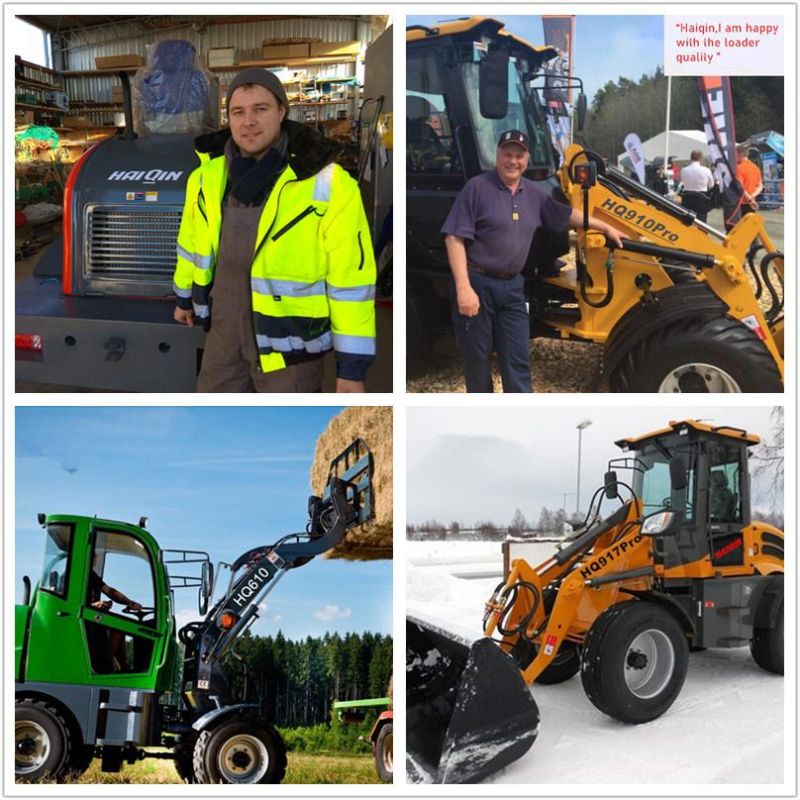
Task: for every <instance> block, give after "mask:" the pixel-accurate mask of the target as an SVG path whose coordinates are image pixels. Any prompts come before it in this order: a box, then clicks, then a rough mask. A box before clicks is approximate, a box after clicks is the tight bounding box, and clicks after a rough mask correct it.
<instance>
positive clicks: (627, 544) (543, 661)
mask: <svg viewBox="0 0 800 800" xmlns="http://www.w3.org/2000/svg"><path fill="white" fill-rule="evenodd" d="M640 515H641V504H640V503H639V501H638V500H635V499H634V500H631V501H628V502H627V503H625V504H624V505H623V506H621V507H620V508H619V509H618V510H617V511H616V512H615V513H614V514H612V515H611V516H610V517H609V518H608V519H607V520H605V521H603V522H601V523H599V524H597V525H595V526H592V527H591V528H589V529H588V530H587V531H586V532H585V533H583V534H582V535H580V536H578V537H577V538H576V539H575V540H574V541H573V542H571V543H570V544H569V545H567V546H566V547H564V548H562V549H561V550H559V551H557V552H556V553H555V554H554V555H553V556H552V557H551V558H549V559H548V560H547V561H544V562H542V563H541V564H539V565H538V566H536V567H531V566H530V565H529V564H528V563H527V562H526V561H525V560H524V559H515V560H514V561H513V562H512V565H511V570H510V571H509V574H508V576H507V578H506V580H505V582H504V583H503V584H502V585H501V586H500V587H498V589H497V590H496V591H495V593H494V594H493V595H492V597H491V598H490V599H489V601H488V602H487V604H486V611H487V614H486V617H485V623H484V633H485V635H486V636H487V637H494V636H495V634H500V637H501V638H500V639H499V640H498V639H495V641H496V642H497V644H499V645H500V647H501V649H502V650H504V651H505V652H507V653H509V654H511V655H512V656H513V657H514V659H515V661H516V662H517V663H518V665H519V667H520V671H521V674H522V678H523V680H524V681H525V683H527V684H531V683H533V682H534V681H535V680H536V678H537V677H538V676H539V675H541V674H542V672H543V671H544V670H545V669H547V667H548V666H549V665H550V664H551V663H552V662H553V660H554V659H555V657H556V655H557V654H558V651H559V648H560V647H561V644H562V643H563V642H564V640H565V639H566V638H567V632H568V631H570V639H571V640H572V641H576V642H577V643H578V644H580V642H581V641H582V639H583V634H584V633H585V632H586V631H588V629H589V628H590V627H591V624H592V622H594V620H595V619H596V618H597V616H599V614H600V613H602V611H603V609H604V608H607V607H608V606H609V605H610V604H612V603H613V602H615V600H616V595H617V594H618V593H619V592H620V591H621V590H622V587H623V586H624V587H627V588H631V589H643V588H649V585H650V579H651V577H652V575H653V574H654V573H653V563H652V559H651V557H650V551H651V549H652V544H651V541H650V540H649V539H648V538H647V537H644V536H642V534H641V527H640V524H639V523H640V521H641V519H640ZM556 585H557V586H558V591H557V593H555V601H554V603H553V604H552V606H551V607H548V602H547V601H546V600H545V598H546V595H547V594H548V587H555V586H556Z"/></svg>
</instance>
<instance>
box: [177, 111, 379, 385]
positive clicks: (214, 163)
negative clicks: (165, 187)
mask: <svg viewBox="0 0 800 800" xmlns="http://www.w3.org/2000/svg"><path fill="white" fill-rule="evenodd" d="M284 128H285V129H286V130H287V133H288V134H289V147H288V156H289V163H288V166H287V167H286V169H285V170H284V171H283V172H282V173H281V174H280V176H279V177H278V179H277V181H276V183H275V186H274V187H273V189H272V191H271V192H270V195H269V197H268V198H267V202H266V204H265V205H264V208H263V211H262V213H261V218H260V221H259V225H258V233H257V235H256V240H255V251H254V253H253V261H252V264H251V266H250V288H251V299H252V312H253V328H254V331H255V337H256V346H257V348H258V355H259V363H260V367H261V369H262V370H263V371H264V372H273V371H275V370H278V369H283V368H284V367H286V366H289V365H291V364H293V363H298V362H300V361H306V360H308V358H309V357H313V356H315V355H318V354H319V355H321V354H322V353H324V352H326V351H328V350H331V349H334V350H336V359H337V375H338V376H339V377H341V378H347V379H349V380H363V379H364V376H365V374H366V371H367V367H368V366H369V363H370V362H371V361H372V359H373V358H374V355H375V258H374V256H373V252H372V244H371V241H370V233H369V227H368V225H367V219H366V215H365V214H364V206H363V204H362V202H361V195H360V193H359V188H358V184H357V183H356V181H355V180H353V178H351V177H350V176H349V175H348V174H347V173H346V172H345V171H344V170H343V169H342V168H341V167H340V166H339V165H338V164H335V163H333V161H332V160H331V159H332V154H333V152H335V149H334V148H332V147H331V144H332V143H330V142H329V140H326V139H324V138H323V137H321V136H320V135H319V134H318V133H317V132H316V131H314V130H313V129H311V128H309V127H308V126H305V125H300V124H298V123H295V122H292V121H286V122H284ZM229 136H230V132H229V131H228V130H225V131H219V132H218V133H216V134H211V135H210V136H205V137H200V138H199V139H198V140H196V142H195V147H196V148H197V150H198V156H199V157H200V160H201V164H200V166H199V167H198V168H197V169H196V170H195V171H194V172H192V174H191V175H190V176H189V180H188V182H187V185H186V202H185V205H184V209H183V217H182V219H181V226H180V232H179V234H178V261H177V266H176V268H175V275H174V279H173V281H174V285H173V289H174V291H175V295H176V297H177V303H178V306H179V307H180V308H184V309H189V308H193V309H194V313H195V315H196V316H197V317H198V319H199V320H200V321H201V322H202V323H203V324H204V326H205V327H206V329H208V327H209V322H210V318H211V303H210V299H209V294H210V291H211V287H212V285H213V282H214V269H215V267H216V263H217V256H218V253H219V241H220V233H221V228H222V206H223V198H224V195H225V188H226V184H227V177H228V165H227V160H226V158H225V156H224V155H222V152H223V148H224V144H225V141H227V139H228V137H229Z"/></svg>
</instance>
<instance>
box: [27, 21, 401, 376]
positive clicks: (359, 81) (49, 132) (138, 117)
mask: <svg viewBox="0 0 800 800" xmlns="http://www.w3.org/2000/svg"><path fill="white" fill-rule="evenodd" d="M15 24H18V25H19V26H20V28H19V31H20V32H19V35H17V34H16V32H15V36H14V41H17V42H19V43H20V46H19V50H20V52H15V189H16V194H15V200H16V208H15V211H16V214H15V258H16V265H17V269H16V280H17V286H18V300H19V297H20V294H21V292H20V290H19V287H20V285H21V284H22V283H23V282H24V281H26V280H29V279H33V280H36V279H37V272H38V278H39V280H40V281H43V280H46V279H49V280H51V281H52V280H53V279H54V278H58V277H63V276H62V275H61V271H62V265H61V263H60V257H57V255H56V251H59V252H61V251H63V252H66V248H64V245H63V242H64V233H65V231H64V226H65V219H64V199H65V193H67V194H68V193H69V187H70V174H71V172H72V170H73V167H74V166H75V165H76V164H77V163H79V161H80V159H81V158H82V157H83V156H84V155H85V154H86V153H87V151H89V150H90V149H92V148H93V147H94V146H95V145H97V144H98V143H101V142H104V141H105V140H107V139H110V138H112V137H117V138H121V137H131V136H132V137H145V136H148V135H150V134H154V133H158V134H172V133H174V134H182V133H183V134H185V133H188V132H205V131H208V130H215V129H217V128H218V127H222V126H224V125H225V124H226V123H227V117H226V108H225V95H226V91H227V87H228V85H229V83H230V81H231V80H232V79H233V77H234V76H235V75H236V73H237V72H239V71H240V70H241V69H244V68H246V67H252V66H260V67H265V68H267V69H269V70H271V71H272V72H274V73H275V74H276V75H277V76H278V78H279V79H280V80H281V82H282V83H283V85H284V88H285V91H286V94H287V97H288V99H289V103H290V108H289V118H290V119H293V120H295V121H298V122H302V123H305V124H308V125H312V126H314V127H315V128H316V129H317V130H318V131H319V132H321V133H323V135H324V136H325V137H327V138H330V139H332V140H334V141H335V142H336V143H337V144H339V145H340V148H341V149H340V153H341V154H340V156H339V157H337V162H338V163H339V164H340V165H341V166H342V167H344V168H345V169H346V170H347V171H348V172H349V173H350V174H351V175H352V176H353V177H354V178H356V179H357V180H358V182H359V186H360V188H361V193H362V198H363V201H364V207H365V210H366V212H367V217H368V219H369V222H370V228H371V232H372V240H373V246H374V248H375V253H376V258H378V261H379V271H380V277H379V289H378V295H379V299H378V301H377V305H378V310H379V313H378V326H379V332H378V336H379V350H378V352H379V355H378V361H379V362H380V363H378V364H376V365H375V366H374V368H373V370H374V371H373V373H372V379H371V385H368V390H369V391H390V390H391V313H390V312H391V238H392V236H391V197H392V185H391V173H392V141H391V140H392V132H391V131H392V69H391V65H392V56H391V47H392V42H391V39H392V30H391V18H390V17H387V16H378V15H353V16H335V17H333V16H288V15H287V16H257V15H248V16H222V15H202V16H200V15H196V16H176V15H165V16H138V17H132V16H102V15H91V16H80V15H61V16H49V15H35V16H32V15H20V16H18V17H17V18H16V19H15ZM154 75H155V76H156V77H155V78H153V76H154ZM162 75H163V76H167V77H170V76H173V75H182V76H183V77H182V78H181V80H183V81H184V82H185V84H186V85H188V86H189V89H190V91H189V93H188V96H189V100H188V101H187V100H185V99H181V100H174V101H173V100H172V96H171V95H169V94H168V93H163V92H162V93H161V94H159V95H158V97H157V98H156V100H155V101H152V99H151V98H150V97H149V96H148V94H147V92H148V91H150V92H151V94H152V87H153V86H154V85H157V84H158V82H159V81H160V80H161V79H162V77H161V76H162ZM126 81H127V82H128V83H129V85H130V92H129V97H130V108H129V109H126V96H125V91H124V88H123V87H124V83H125V82H126ZM201 94H202V103H198V102H197V98H198V97H199V96H200V95H201ZM165 97H166V98H167V99H166V100H165ZM126 112H127V113H126ZM128 117H130V119H128ZM126 126H127V127H126ZM153 166H154V167H158V169H161V170H163V171H164V172H165V173H167V172H168V171H169V169H170V164H169V161H168V160H167V161H164V162H163V163H159V164H157V165H156V164H154V165H153ZM176 207H177V206H176ZM174 217H177V218H176V219H173V218H174ZM73 222H74V221H73ZM178 224H179V215H175V214H173V215H172V217H170V215H169V214H165V215H163V216H162V226H161V229H160V231H159V232H158V233H157V234H155V235H156V238H158V237H159V236H160V239H159V240H158V241H157V242H155V244H154V245H153V253H151V254H150V255H149V256H148V258H150V262H149V263H150V267H149V268H150V269H152V270H153V271H154V272H158V273H159V274H161V275H162V277H163V278H164V280H165V281H166V279H167V278H168V276H169V274H170V273H171V270H172V268H173V266H174V247H173V246H172V241H173V238H174V236H175V235H176V234H177V225H178ZM170 225H171V226H172V227H171V228H170ZM87 252H88V254H89V255H88V256H87V258H88V259H89V261H91V257H92V254H93V253H94V252H95V251H94V249H92V248H91V247H88V246H87ZM46 253H47V254H48V255H47V256H46V257H45V258H43V255H44V254H46ZM118 255H119V254H118V251H115V253H114V258H117V259H118ZM128 255H129V256H130V258H131V259H134V258H135V257H136V256H135V254H128ZM77 258H78V255H77V254H72V260H73V262H74V261H75V260H76V259H77ZM113 260H114V259H110V258H106V261H105V262H103V261H102V260H98V261H97V262H96V263H88V264H84V265H83V266H82V269H83V270H84V271H85V272H90V271H91V270H92V269H95V270H96V274H98V275H100V274H101V270H102V269H106V270H113V269H114V266H113V265H112V264H111V262H112V261H113ZM73 268H74V264H73ZM125 269H127V270H129V271H130V269H132V267H130V265H128V266H126V267H125ZM113 277H115V278H116V277H118V276H117V275H114V276H113ZM108 285H109V286H110V285H111V284H110V283H109V284H108ZM115 285H118V284H115ZM25 291H26V292H27V289H26V290H25ZM18 305H19V304H18ZM18 315H19V308H18ZM18 318H19V316H18ZM18 329H19V326H18ZM17 355H18V364H19V361H20V358H19V355H20V354H19V352H18V354H17ZM34 358H35V354H34ZM26 360H30V353H29V354H28V356H24V357H23V359H22V362H23V364H24V363H25V362H26ZM26 377H27V376H23V378H22V379H21V378H20V372H19V370H18V373H17V379H18V386H17V388H18V390H29V391H41V390H45V391H46V390H48V387H47V385H46V384H42V385H41V386H38V387H37V386H35V385H34V384H29V383H27V382H26V380H25V378H26ZM63 388H64V386H63V385H62V386H59V387H57V388H56V389H53V390H63ZM69 388H71V389H73V390H83V391H91V390H98V391H102V390H111V391H113V390H124V387H123V386H113V385H106V386H100V387H91V386H80V385H77V384H76V385H74V386H70V387H69ZM148 388H152V387H148ZM142 390H145V389H142ZM167 390H169V389H167Z"/></svg>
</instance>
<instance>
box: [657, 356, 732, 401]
mask: <svg viewBox="0 0 800 800" xmlns="http://www.w3.org/2000/svg"><path fill="white" fill-rule="evenodd" d="M658 391H659V392H668V393H676V392H681V393H694V394H698V393H705V394H712V393H713V394H741V392H742V389H741V387H740V386H739V384H738V383H737V382H736V381H735V380H734V379H733V377H732V376H731V375H730V374H729V373H727V372H725V370H724V369H720V368H719V367H714V366H712V365H711V364H701V363H697V364H683V365H681V366H680V367H676V368H675V369H673V370H671V371H670V373H669V375H667V377H666V378H664V380H662V381H661V385H660V386H659V387H658Z"/></svg>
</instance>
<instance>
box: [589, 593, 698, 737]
mask: <svg viewBox="0 0 800 800" xmlns="http://www.w3.org/2000/svg"><path fill="white" fill-rule="evenodd" d="M688 663H689V645H688V643H687V641H686V636H685V634H684V632H683V629H682V628H681V626H680V625H679V624H678V622H677V620H676V619H675V618H674V617H673V616H672V615H671V614H670V613H669V612H668V611H667V610H665V609H664V608H661V606H658V605H656V604H655V603H650V602H647V601H640V600H631V601H627V602H623V603H619V604H618V605H615V606H612V607H611V608H609V609H607V610H606V611H604V612H603V613H602V614H601V615H600V616H599V617H598V618H597V619H596V620H595V622H594V624H593V625H592V627H591V628H590V629H589V633H588V634H587V636H586V639H585V640H584V643H583V650H582V653H581V680H582V681H583V689H584V691H585V692H586V696H587V697H588V698H589V699H590V700H591V701H592V703H593V704H594V705H595V706H596V707H597V708H598V709H600V711H602V712H603V713H605V714H608V715H609V716H610V717H614V718H615V719H618V720H620V721H622V722H631V723H640V722H649V721H650V720H652V719H655V718H656V717H660V716H661V715H662V714H663V713H664V712H665V711H666V710H667V709H668V708H669V707H670V706H671V705H672V704H673V703H674V702H675V698H676V697H677V696H678V694H679V693H680V690H681V687H682V686H683V681H684V679H685V678H686V670H687V666H688Z"/></svg>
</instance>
